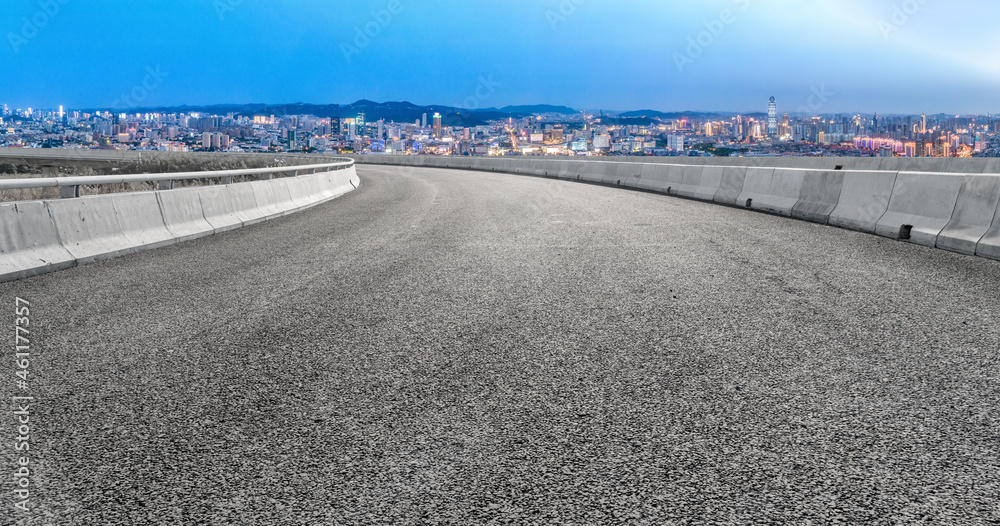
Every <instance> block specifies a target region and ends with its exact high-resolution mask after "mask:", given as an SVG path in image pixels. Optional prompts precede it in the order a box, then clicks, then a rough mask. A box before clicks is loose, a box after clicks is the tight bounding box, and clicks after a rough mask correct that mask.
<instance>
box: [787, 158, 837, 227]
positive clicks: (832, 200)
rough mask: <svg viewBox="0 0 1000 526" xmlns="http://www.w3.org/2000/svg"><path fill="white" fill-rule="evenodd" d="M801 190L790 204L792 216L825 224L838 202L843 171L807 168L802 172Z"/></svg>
mask: <svg viewBox="0 0 1000 526" xmlns="http://www.w3.org/2000/svg"><path fill="white" fill-rule="evenodd" d="M802 177H803V180H802V190H801V192H800V193H799V199H798V201H796V202H795V205H794V206H792V217H794V218H796V219H804V220H806V221H811V222H813V223H820V224H823V225H825V224H827V223H829V221H830V214H831V213H833V211H834V210H835V209H836V208H837V204H838V203H839V202H840V194H841V192H842V191H843V188H844V172H842V171H817V170H808V171H806V172H803V174H802Z"/></svg>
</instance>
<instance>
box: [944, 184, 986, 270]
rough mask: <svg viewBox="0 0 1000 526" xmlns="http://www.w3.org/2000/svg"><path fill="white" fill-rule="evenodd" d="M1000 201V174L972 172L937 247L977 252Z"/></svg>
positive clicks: (959, 251)
mask: <svg viewBox="0 0 1000 526" xmlns="http://www.w3.org/2000/svg"><path fill="white" fill-rule="evenodd" d="M998 205H1000V176H995V175H969V176H966V178H965V181H964V182H963V183H962V188H961V190H960V191H959V193H958V201H957V202H956V203H955V211H954V212H953V213H952V216H951V221H949V222H948V224H947V225H946V226H945V227H944V229H943V230H941V233H940V234H938V237H937V247H938V248H942V249H945V250H950V251H952V252H958V253H960V254H967V255H970V256H974V255H975V254H976V248H977V246H978V245H979V241H980V240H981V239H982V238H983V236H985V235H986V233H987V232H988V231H989V230H990V226H991V225H992V224H993V220H994V218H995V217H996V214H997V207H998Z"/></svg>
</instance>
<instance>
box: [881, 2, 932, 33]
mask: <svg viewBox="0 0 1000 526" xmlns="http://www.w3.org/2000/svg"><path fill="white" fill-rule="evenodd" d="M926 3H927V0H906V1H905V2H903V3H902V4H895V5H893V6H892V15H891V16H890V17H889V20H881V21H879V23H878V29H879V31H881V32H882V39H883V40H885V41H886V42H888V41H889V36H890V35H892V34H893V33H895V32H896V31H899V30H900V29H901V28H902V27H903V26H905V25H906V23H907V22H909V21H910V18H912V17H913V15H915V14H917V12H919V11H920V8H921V7H923V6H924V4H926Z"/></svg>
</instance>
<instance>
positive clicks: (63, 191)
mask: <svg viewBox="0 0 1000 526" xmlns="http://www.w3.org/2000/svg"><path fill="white" fill-rule="evenodd" d="M59 197H60V198H61V199H73V198H74V197H80V186H79V185H76V186H60V187H59Z"/></svg>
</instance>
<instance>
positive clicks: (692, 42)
mask: <svg viewBox="0 0 1000 526" xmlns="http://www.w3.org/2000/svg"><path fill="white" fill-rule="evenodd" d="M750 2H751V0H735V4H736V9H737V10H739V11H746V10H747V9H748V8H749V7H750ZM735 22H736V13H735V12H734V11H733V10H732V9H723V10H722V11H720V12H719V16H717V17H716V18H714V19H712V20H707V21H705V22H703V23H702V25H703V26H704V28H705V30H704V31H701V32H700V33H698V34H697V35H695V36H690V37H688V39H687V47H686V48H684V53H680V52H678V51H675V52H674V54H673V55H672V57H673V59H674V65H675V66H677V71H678V72H679V73H684V69H685V68H687V67H688V66H690V65H691V64H694V61H695V60H696V59H697V58H699V57H701V56H702V55H703V54H704V53H705V50H706V49H708V48H710V47H712V45H714V44H715V42H716V41H717V40H718V38H719V37H720V36H722V34H723V33H725V32H726V28H727V27H729V26H730V25H732V24H734V23H735Z"/></svg>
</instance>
